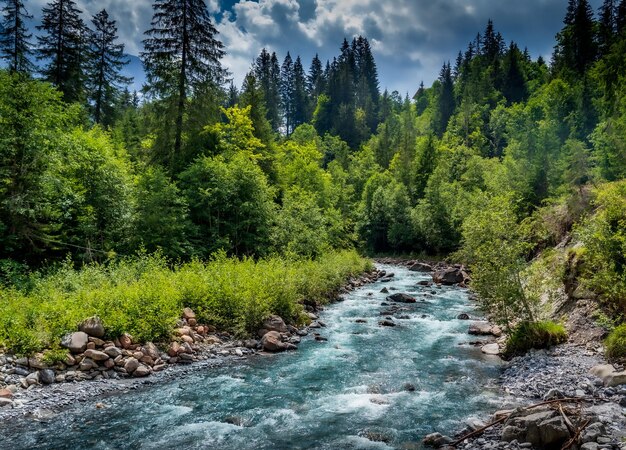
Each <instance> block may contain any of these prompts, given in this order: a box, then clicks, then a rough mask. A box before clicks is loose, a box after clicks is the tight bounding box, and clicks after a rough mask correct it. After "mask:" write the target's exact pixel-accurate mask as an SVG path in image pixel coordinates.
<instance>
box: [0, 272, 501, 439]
mask: <svg viewBox="0 0 626 450" xmlns="http://www.w3.org/2000/svg"><path fill="white" fill-rule="evenodd" d="M379 268H381V269H384V270H387V271H388V272H394V273H395V277H394V279H393V280H392V281H390V282H387V283H383V282H381V281H379V282H377V283H375V284H371V285H368V286H364V287H362V288H359V289H357V290H356V291H353V292H351V293H350V294H348V295H346V296H345V297H344V301H342V302H339V303H336V304H333V305H332V306H329V307H328V308H327V309H326V310H325V311H324V312H323V313H322V314H321V316H320V320H322V322H323V323H325V325H326V327H325V328H321V329H318V330H311V331H312V332H316V333H319V334H320V336H322V337H324V338H326V339H327V341H322V342H320V341H316V340H314V339H313V336H312V335H311V336H309V337H307V338H304V340H303V342H302V344H301V345H300V348H299V349H298V350H297V351H295V352H290V353H283V354H278V355H272V356H261V355H259V356H255V357H252V358H248V359H242V360H240V361H231V362H229V363H227V364H224V365H222V366H221V367H214V368H208V369H203V370H197V371H192V372H191V373H187V374H185V375H184V376H181V377H177V378H174V379H172V380H170V381H167V382H164V383H156V384H154V385H150V386H145V387H142V388H140V389H137V390H133V391H131V392H127V393H124V394H123V395H116V396H110V397H105V398H94V399H93V401H91V402H87V403H85V404H81V405H79V406H75V407H72V408H70V409H66V410H63V411H62V412H60V413H58V414H56V415H54V416H53V417H49V418H47V419H46V420H44V421H33V420H31V419H19V420H16V421H12V422H11V423H5V424H3V425H4V426H3V428H4V429H3V430H2V436H0V448H2V449H4V448H7V449H9V448H10V449H12V450H15V449H22V448H23V449H27V448H28V449H49V448H50V449H51V448H54V449H75V448H81V449H87V448H93V449H120V448H124V449H126V448H128V449H164V448H179V449H196V448H197V449H200V448H203V449H204V448H215V449H239V450H241V449H344V448H355V449H356V448H416V447H418V445H419V444H418V443H419V441H420V440H421V438H422V437H423V436H424V435H426V434H428V433H431V432H433V431H441V430H458V429H460V428H462V427H463V424H464V422H465V421H467V420H468V419H470V418H472V417H480V416H481V415H483V414H487V413H489V412H491V411H492V410H493V409H494V407H496V406H497V405H499V404H500V400H499V392H498V386H497V384H496V382H497V379H498V376H499V375H500V372H501V366H500V364H501V363H500V361H499V359H498V358H496V357H489V356H486V355H483V354H482V353H481V352H480V349H479V348H476V347H472V346H470V345H467V344H466V343H467V342H468V341H469V340H471V339H470V336H468V335H467V328H468V322H467V321H462V320H459V319H457V316H458V315H459V314H461V313H469V314H470V315H473V314H476V311H474V310H473V306H472V305H471V303H470V302H469V300H468V295H467V291H466V290H464V289H460V288H458V287H435V286H421V285H418V282H420V281H426V280H430V279H431V278H430V275H429V274H425V273H419V272H410V271H408V270H407V269H406V268H404V267H398V266H380V267H379ZM383 288H387V289H388V290H389V292H390V293H394V292H402V293H407V294H409V295H412V296H414V297H415V298H417V300H418V302H417V303H415V304H406V305H404V304H402V305H400V306H402V307H403V308H406V309H405V310H402V311H399V312H397V313H395V314H394V316H389V317H392V322H393V323H395V324H396V326H395V327H388V326H381V325H380V324H379V322H380V321H381V320H384V319H385V317H387V316H381V315H380V313H381V311H384V310H386V309H388V306H386V305H383V303H384V302H385V298H386V296H387V295H388V294H385V293H381V292H380V291H381V290H382V289H383ZM97 402H99V403H102V404H104V406H105V407H104V408H102V407H101V408H99V409H98V408H96V406H95V405H96V403H97ZM100 406H102V405H100Z"/></svg>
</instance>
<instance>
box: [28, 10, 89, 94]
mask: <svg viewBox="0 0 626 450" xmlns="http://www.w3.org/2000/svg"><path fill="white" fill-rule="evenodd" d="M80 15H81V11H80V10H79V9H78V8H77V7H76V3H75V2H74V1H73V0H53V1H52V2H50V3H48V5H47V6H46V7H44V8H43V19H42V23H41V25H40V26H38V27H37V29H38V30H40V31H43V32H44V34H43V35H41V36H37V40H38V42H39V51H38V53H39V55H38V58H39V59H40V60H45V61H49V62H48V65H47V66H46V67H45V68H44V69H43V71H42V73H43V75H44V78H45V79H46V80H47V81H49V82H51V83H52V84H54V85H55V86H57V87H58V88H59V90H60V91H61V92H62V93H63V97H64V99H65V100H66V101H68V102H74V101H80V100H82V99H83V95H84V92H83V83H84V78H85V77H84V65H85V61H84V60H85V53H86V52H85V35H86V33H87V31H86V30H87V28H86V27H85V23H84V22H83V20H82V19H81V17H80Z"/></svg>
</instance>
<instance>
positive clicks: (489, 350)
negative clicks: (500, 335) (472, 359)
mask: <svg viewBox="0 0 626 450" xmlns="http://www.w3.org/2000/svg"><path fill="white" fill-rule="evenodd" d="M480 351H482V352H483V353H484V354H485V355H499V354H500V346H499V345H498V344H487V345H483V347H482V348H481V349H480Z"/></svg>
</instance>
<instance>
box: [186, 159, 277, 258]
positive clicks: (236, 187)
mask: <svg viewBox="0 0 626 450" xmlns="http://www.w3.org/2000/svg"><path fill="white" fill-rule="evenodd" d="M181 180H182V187H183V190H184V193H185V196H186V198H187V201H188V203H189V209H190V216H191V219H192V220H193V222H194V224H195V236H194V239H195V240H196V242H197V243H199V244H200V243H201V244H202V246H204V248H203V249H202V254H204V255H208V254H210V253H213V252H214V251H216V250H219V249H225V250H227V251H228V252H229V253H233V254H236V255H250V254H254V253H263V252H264V251H265V250H266V249H267V246H268V243H269V236H270V231H271V229H270V227H271V221H272V218H273V215H274V209H275V207H274V203H273V201H272V200H273V197H274V190H273V189H272V187H271V186H269V184H268V181H267V179H266V177H265V175H264V173H263V171H262V170H261V168H260V167H259V166H258V165H257V164H256V163H255V162H254V161H253V160H251V159H250V158H249V156H248V155H246V153H245V152H243V153H237V154H235V155H234V156H232V158H231V159H229V160H226V159H225V158H224V157H223V156H216V157H208V156H207V157H203V158H200V159H198V160H197V161H196V162H195V163H194V164H192V165H191V166H190V167H189V168H188V169H187V170H186V171H185V172H183V173H182V174H181ZM198 248H200V246H199V245H198Z"/></svg>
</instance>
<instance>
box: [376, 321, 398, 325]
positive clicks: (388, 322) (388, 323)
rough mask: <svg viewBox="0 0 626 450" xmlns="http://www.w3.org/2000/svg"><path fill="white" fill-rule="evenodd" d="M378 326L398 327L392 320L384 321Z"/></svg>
mask: <svg viewBox="0 0 626 450" xmlns="http://www.w3.org/2000/svg"><path fill="white" fill-rule="evenodd" d="M378 325H380V326H381V327H395V326H396V324H395V322H393V321H392V320H382V321H380V322H378Z"/></svg>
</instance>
